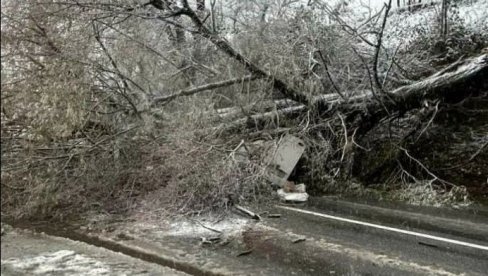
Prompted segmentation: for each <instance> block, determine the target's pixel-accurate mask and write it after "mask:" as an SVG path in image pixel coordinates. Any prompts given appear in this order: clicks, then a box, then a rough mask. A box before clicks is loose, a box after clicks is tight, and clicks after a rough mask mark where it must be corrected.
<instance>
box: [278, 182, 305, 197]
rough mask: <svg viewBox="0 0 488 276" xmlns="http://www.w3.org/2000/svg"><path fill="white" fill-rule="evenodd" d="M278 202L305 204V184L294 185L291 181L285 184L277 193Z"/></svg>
mask: <svg viewBox="0 0 488 276" xmlns="http://www.w3.org/2000/svg"><path fill="white" fill-rule="evenodd" d="M277 193H278V197H279V198H280V200H282V201H285V202H305V201H307V200H308V194H307V192H306V187H305V184H303V183H302V184H298V185H295V184H294V183H293V182H291V181H287V182H285V185H284V186H283V188H282V189H278V191H277Z"/></svg>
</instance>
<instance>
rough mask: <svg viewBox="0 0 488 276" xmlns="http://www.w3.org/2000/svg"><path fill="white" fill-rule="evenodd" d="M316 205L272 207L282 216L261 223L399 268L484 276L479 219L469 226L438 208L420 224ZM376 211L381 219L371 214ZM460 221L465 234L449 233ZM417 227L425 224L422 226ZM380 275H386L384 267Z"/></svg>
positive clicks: (486, 264) (486, 247)
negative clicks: (384, 260)
mask: <svg viewBox="0 0 488 276" xmlns="http://www.w3.org/2000/svg"><path fill="white" fill-rule="evenodd" d="M319 201H320V200H319ZM325 201H327V199H325ZM316 203H317V202H315V204H310V205H309V206H285V207H283V206H277V207H276V208H274V209H273V210H271V211H272V212H274V213H281V214H282V217H281V218H280V219H279V220H269V221H268V222H267V224H268V225H270V226H272V227H274V228H276V229H286V230H287V231H290V232H293V233H299V234H300V235H303V236H305V237H309V238H312V239H315V240H320V239H322V240H326V241H327V242H329V243H332V244H340V245H342V246H344V247H347V248H353V249H357V250H360V251H361V252H370V253H372V254H374V255H376V256H386V257H388V258H389V259H392V260H393V259H394V260H401V261H402V263H404V264H411V265H412V266H414V265H418V266H424V267H431V268H432V269H433V271H432V274H442V273H443V272H442V271H444V272H445V273H452V274H453V275H456V274H465V275H488V242H486V240H484V239H483V236H482V234H483V231H484V233H485V235H486V236H484V237H488V224H487V223H488V219H486V220H484V222H486V223H483V217H482V216H481V217H480V216H478V217H476V219H475V220H476V222H474V221H473V220H463V219H464V217H468V216H467V215H466V216H463V213H462V212H461V213H460V214H459V216H458V217H457V218H456V217H455V214H452V212H451V213H450V218H446V216H444V215H443V214H442V213H443V210H442V209H438V213H437V214H434V213H433V212H425V213H423V214H422V216H423V217H422V219H421V220H422V221H423V222H426V223H413V222H412V221H411V220H410V219H408V218H409V217H410V216H409V212H408V211H405V212H403V213H398V212H396V211H399V209H394V208H386V207H381V208H380V209H375V208H377V207H375V208H369V209H368V207H367V206H366V207H364V208H360V209H361V210H359V211H357V210H356V211H355V212H350V210H349V211H348V209H347V208H346V207H344V208H343V209H342V210H343V211H342V212H341V208H335V209H334V211H331V208H329V209H327V208H324V207H325V206H327V204H316ZM339 205H340V203H339ZM400 211H402V210H400ZM417 211H419V210H417ZM389 212H390V213H393V214H394V215H395V216H396V217H395V219H388V216H386V215H385V214H388V213H389ZM365 213H366V214H365ZM377 213H382V214H383V215H382V216H379V215H375V214H377ZM412 214H414V213H412ZM416 214H418V213H416ZM402 216H403V217H402ZM402 218H405V219H404V221H405V223H402V221H403V219H402ZM427 222H428V223H427ZM463 223H465V224H466V227H465V228H464V231H465V233H466V234H464V235H463V234H462V233H460V231H461V230H459V229H458V230H457V231H456V233H457V234H458V235H454V234H453V233H452V231H450V227H452V225H456V226H458V228H459V225H463ZM412 224H413V226H412ZM423 224H428V225H426V226H425V227H423V226H424V225H423ZM431 225H436V227H434V228H436V231H434V230H432V229H433V227H431ZM472 228H476V231H477V232H478V234H479V236H480V237H481V238H480V239H474V238H472V237H476V236H474V235H470V231H471V230H472ZM352 265H354V264H353V263H352ZM436 269H437V270H436ZM384 272H385V273H384V274H385V275H387V274H388V273H387V270H386V269H385V271H384ZM382 274H383V273H382ZM420 274H423V273H420ZM426 274H429V273H427V272H426Z"/></svg>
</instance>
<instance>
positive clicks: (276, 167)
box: [265, 135, 305, 187]
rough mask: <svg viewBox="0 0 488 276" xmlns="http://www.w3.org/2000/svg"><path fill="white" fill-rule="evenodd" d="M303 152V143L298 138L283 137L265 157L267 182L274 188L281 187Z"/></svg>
mask: <svg viewBox="0 0 488 276" xmlns="http://www.w3.org/2000/svg"><path fill="white" fill-rule="evenodd" d="M304 151H305V143H304V142H303V141H302V140H301V139H300V138H298V137H295V136H292V135H286V136H285V137H283V138H282V139H281V140H280V141H279V143H278V145H277V146H275V147H272V148H271V149H270V151H269V153H268V156H267V157H266V159H267V160H265V161H266V163H267V164H269V165H268V168H267V178H268V180H269V181H270V182H271V183H272V184H273V185H274V186H277V187H283V185H284V183H285V182H286V180H287V179H288V177H289V176H290V174H291V173H292V171H293V169H294V168H295V166H296V165H297V163H298V160H300V158H301V157H302V155H303V152H304Z"/></svg>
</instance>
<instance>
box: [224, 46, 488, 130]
mask: <svg viewBox="0 0 488 276" xmlns="http://www.w3.org/2000/svg"><path fill="white" fill-rule="evenodd" d="M487 90H488V55H486V54H483V55H481V56H478V57H474V58H469V59H466V60H463V61H459V62H456V63H454V64H451V65H449V66H448V67H446V68H445V69H443V70H441V71H439V72H437V73H435V74H433V75H432V76H430V77H427V78H425V79H424V80H422V81H419V82H416V83H413V84H410V85H405V86H401V87H399V88H397V89H395V90H393V91H392V92H391V93H389V94H388V95H375V94H373V93H371V92H363V93H361V94H360V95H357V96H354V97H350V98H346V99H342V98H341V97H340V96H339V95H337V94H327V95H322V96H319V97H316V98H314V99H313V101H312V103H311V105H309V106H306V105H303V104H302V105H300V104H297V105H294V106H288V107H285V108H282V109H278V110H277V111H272V112H266V113H262V114H255V115H253V116H249V117H247V118H240V119H237V120H235V121H233V122H230V123H225V124H222V125H221V126H219V127H217V128H219V129H221V130H225V131H231V130H235V129H238V128H241V127H244V126H247V127H258V126H259V125H263V122H265V121H268V120H271V119H273V118H276V117H280V116H295V115H297V114H300V113H302V112H304V111H306V110H309V109H312V108H316V109H317V110H318V112H319V113H320V116H321V117H322V118H326V117H330V116H332V115H334V114H335V113H337V112H340V113H342V114H345V115H346V121H347V122H348V123H349V124H350V126H351V127H352V129H355V130H354V131H356V133H357V134H360V135H364V134H365V133H366V132H367V131H369V130H370V129H371V128H372V127H374V126H375V125H376V124H377V123H378V122H379V121H380V120H382V119H383V118H385V117H388V116H390V115H393V114H397V116H401V115H402V114H405V113H406V112H407V111H409V110H412V109H415V108H419V107H421V106H422V105H423V104H425V102H426V101H441V102H445V103H456V102H459V101H461V100H463V99H465V98H468V97H470V96H475V95H477V94H480V93H482V92H484V91H487Z"/></svg>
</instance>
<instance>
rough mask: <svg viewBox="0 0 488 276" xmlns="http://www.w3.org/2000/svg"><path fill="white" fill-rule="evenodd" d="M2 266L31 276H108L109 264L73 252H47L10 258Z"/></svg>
mask: <svg viewBox="0 0 488 276" xmlns="http://www.w3.org/2000/svg"><path fill="white" fill-rule="evenodd" d="M1 263H2V266H4V265H10V266H11V267H12V268H13V269H14V270H16V271H28V272H29V273H30V274H31V275H74V276H76V275H80V276H81V275H94V276H97V275H108V274H109V273H110V272H111V269H110V267H109V266H108V265H107V264H104V263H102V262H99V261H97V260H95V259H92V258H90V257H87V256H83V255H80V254H77V253H75V252H74V251H71V250H59V251H56V252H46V253H42V254H40V255H38V256H25V257H23V258H10V259H7V260H2V261H1Z"/></svg>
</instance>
